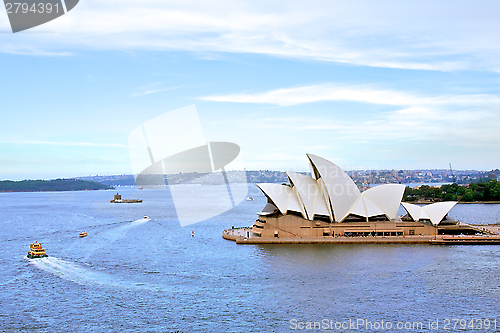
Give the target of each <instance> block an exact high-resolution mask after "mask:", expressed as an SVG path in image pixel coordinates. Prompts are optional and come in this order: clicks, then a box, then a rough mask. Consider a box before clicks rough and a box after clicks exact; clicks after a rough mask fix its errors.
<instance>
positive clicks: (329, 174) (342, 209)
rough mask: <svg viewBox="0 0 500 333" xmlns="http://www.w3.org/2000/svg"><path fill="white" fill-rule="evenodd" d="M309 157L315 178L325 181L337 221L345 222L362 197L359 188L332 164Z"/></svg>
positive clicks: (322, 159)
mask: <svg viewBox="0 0 500 333" xmlns="http://www.w3.org/2000/svg"><path fill="white" fill-rule="evenodd" d="M307 157H309V160H310V161H311V167H312V168H313V173H312V174H313V176H314V177H318V176H319V177H321V178H322V179H323V182H324V185H325V188H326V190H327V192H328V196H329V197H330V204H331V206H332V208H333V212H334V216H335V221H337V222H340V221H343V220H344V219H345V218H346V217H347V216H348V215H349V213H350V209H351V207H352V206H353V205H354V203H355V202H356V199H357V198H358V196H359V195H360V192H359V189H358V187H357V186H356V184H355V183H354V182H353V181H352V179H351V177H349V175H348V174H347V173H345V172H344V171H343V170H342V169H341V168H339V167H338V166H337V165H335V164H333V163H332V162H330V161H328V160H325V159H324V158H322V157H319V156H316V155H312V154H307Z"/></svg>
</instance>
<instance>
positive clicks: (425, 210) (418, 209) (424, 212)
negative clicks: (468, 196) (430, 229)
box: [401, 201, 457, 225]
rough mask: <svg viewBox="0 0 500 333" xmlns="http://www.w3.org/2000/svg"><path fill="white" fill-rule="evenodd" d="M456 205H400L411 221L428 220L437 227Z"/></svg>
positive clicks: (450, 203)
mask: <svg viewBox="0 0 500 333" xmlns="http://www.w3.org/2000/svg"><path fill="white" fill-rule="evenodd" d="M456 204H457V202H456V201H445V202H436V203H433V204H430V205H425V206H417V205H414V204H411V203H408V202H402V203H401V205H403V207H404V209H406V211H407V212H408V214H410V216H411V217H412V219H413V220H415V221H419V220H422V219H429V220H431V222H432V224H433V225H438V224H439V223H440V222H441V220H443V218H444V217H445V216H446V214H448V212H449V211H450V210H451V209H452V208H453V207H454V206H455V205H456Z"/></svg>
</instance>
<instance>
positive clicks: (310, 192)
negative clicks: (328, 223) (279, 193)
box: [286, 172, 330, 220]
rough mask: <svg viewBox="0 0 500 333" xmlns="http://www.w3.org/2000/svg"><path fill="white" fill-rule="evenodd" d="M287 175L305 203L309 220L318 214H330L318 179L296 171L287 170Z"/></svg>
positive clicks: (301, 200) (304, 206) (301, 201)
mask: <svg viewBox="0 0 500 333" xmlns="http://www.w3.org/2000/svg"><path fill="white" fill-rule="evenodd" d="M286 175H287V176H288V179H289V180H290V184H292V189H294V190H295V193H296V195H297V196H298V199H299V202H300V203H302V204H303V208H304V210H305V212H306V215H307V218H308V219H309V220H313V219H314V215H317V214H319V215H325V216H330V213H329V211H328V208H327V206H326V202H325V199H324V197H323V194H322V193H321V189H320V186H319V185H318V182H317V181H316V180H314V179H313V178H311V177H309V176H306V175H303V174H300V173H296V172H287V173H286Z"/></svg>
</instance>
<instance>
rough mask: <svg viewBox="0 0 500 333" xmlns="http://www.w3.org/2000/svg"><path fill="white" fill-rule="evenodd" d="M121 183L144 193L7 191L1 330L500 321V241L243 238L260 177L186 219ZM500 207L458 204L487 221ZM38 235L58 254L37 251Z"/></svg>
mask: <svg viewBox="0 0 500 333" xmlns="http://www.w3.org/2000/svg"><path fill="white" fill-rule="evenodd" d="M207 191H210V187H207ZM120 193H121V194H122V195H123V197H124V198H128V197H137V196H138V195H140V197H142V198H143V199H144V203H142V204H110V203H109V199H110V198H111V197H112V195H113V194H114V192H111V191H95V192H56V193H2V194H0V211H1V213H2V214H1V219H0V240H1V244H2V245H3V246H2V252H3V253H2V260H1V270H2V271H1V273H0V276H1V278H0V303H1V306H0V325H1V326H0V327H1V329H3V330H9V329H10V330H28V331H32V330H38V331H42V332H43V331H50V332H53V331H96V332H101V331H118V330H121V331H161V332H174V331H176V330H179V331H181V332H289V331H294V330H292V329H291V327H292V326H293V325H292V324H291V323H290V321H291V320H292V323H295V322H294V321H293V319H295V320H297V322H303V323H306V322H308V321H310V322H315V321H323V320H328V321H329V320H332V322H335V321H338V322H344V321H348V320H349V319H351V320H360V319H361V320H371V321H372V322H375V321H381V320H383V321H385V322H387V321H389V322H391V323H392V322H393V323H396V322H410V321H411V322H416V321H419V322H423V323H424V324H426V323H428V321H429V320H436V319H438V320H441V321H442V320H444V319H446V318H449V319H452V318H465V319H467V320H470V319H472V318H489V319H490V320H493V319H495V318H497V320H498V321H499V324H498V325H497V327H499V328H500V318H498V317H499V312H498V306H499V305H500V303H499V296H500V287H499V286H500V283H499V276H500V274H499V273H500V268H499V266H498V264H499V257H500V246H450V247H445V246H431V245H274V246H273V245H260V246H259V245H236V244H235V243H234V242H230V241H225V240H223V239H222V238H221V232H222V230H223V229H225V228H229V227H231V225H235V226H246V225H250V224H252V222H253V220H254V219H255V216H256V215H255V212H256V211H258V210H260V209H261V208H262V207H263V206H264V202H265V198H264V197H263V196H261V195H259V193H258V190H257V189H256V188H255V187H251V189H250V193H249V195H252V196H254V197H255V200H254V201H244V202H242V203H241V204H240V205H238V206H237V207H236V208H234V209H232V210H231V211H228V212H226V213H224V214H222V215H220V216H218V217H216V218H213V219H211V220H208V221H205V222H201V223H198V224H194V225H191V226H188V227H184V228H181V227H180V225H179V223H178V221H177V220H176V214H175V209H174V207H173V204H172V201H171V199H170V198H169V197H168V196H165V194H166V192H165V191H161V190H143V191H140V192H138V191H137V190H136V189H132V188H121V189H120ZM194 204H195V203H194ZM499 213H500V209H499V205H457V206H456V207H455V208H453V210H452V212H451V214H450V215H452V216H453V217H455V218H458V219H460V220H461V221H464V222H474V223H483V224H487V223H495V222H496V223H498V221H499V220H498V219H499ZM145 214H147V215H149V216H150V218H151V221H146V220H144V219H143V218H142V217H143V216H144V215H145ZM471 219H473V221H470V220H471ZM82 230H86V231H87V232H88V234H89V236H88V237H86V238H82V239H80V238H78V232H79V231H82ZM192 231H194V232H195V236H194V237H191V232H192ZM35 239H36V240H38V241H39V242H41V243H43V245H44V247H45V248H46V250H47V253H48V254H49V255H50V257H49V258H44V259H35V260H29V259H27V258H25V256H26V252H27V251H28V248H29V243H31V242H32V241H34V240H35ZM441 324H442V322H440V325H441ZM441 327H442V326H441ZM312 331H320V330H319V329H318V330H312ZM332 331H347V330H345V329H344V330H342V329H341V330H336V329H335V328H334V329H333V330H332ZM351 331H377V330H376V329H369V328H367V327H364V326H361V327H357V329H356V330H351ZM379 331H384V332H389V331H390V332H399V331H402V330H400V329H395V328H393V329H380V330H379ZM406 331H408V330H406ZM413 331H415V332H425V331H429V330H428V329H422V330H413ZM439 331H443V330H439ZM448 331H449V330H448ZM451 331H453V330H451ZM455 331H458V330H455ZM463 331H467V329H466V330H463ZM474 331H476V332H477V330H474ZM489 331H494V330H489ZM499 331H500V330H499Z"/></svg>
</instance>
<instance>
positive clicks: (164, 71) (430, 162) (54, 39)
mask: <svg viewBox="0 0 500 333" xmlns="http://www.w3.org/2000/svg"><path fill="white" fill-rule="evenodd" d="M499 10H500V3H498V2H496V1H479V2H475V3H474V5H473V6H472V5H471V4H470V2H467V1H454V2H433V1H419V2H404V3H400V2H395V1H379V2H376V3H373V2H355V3H345V2H335V1H318V2H314V3H300V2H299V3H291V2H284V1H283V2H273V3H264V2H252V3H248V2H244V1H234V2H231V3H230V4H228V3H227V2H219V1H212V2H210V3H198V2H190V1H187V2H182V3H170V2H166V3H161V2H146V3H137V2H135V1H130V0H124V1H122V2H120V6H119V7H116V6H110V5H109V4H107V3H106V2H102V1H93V0H89V1H82V2H80V3H79V4H78V6H76V7H75V8H74V9H73V10H72V11H71V12H68V13H67V14H65V15H64V16H61V17H59V18H58V19H56V20H54V21H51V22H48V23H46V24H44V25H42V26H39V27H35V28H32V29H30V30H28V31H25V32H19V33H16V34H12V33H11V29H10V25H9V20H8V18H7V15H6V13H2V14H0V31H1V32H2V33H1V34H0V73H1V77H0V87H1V89H0V100H1V104H0V105H1V107H0V110H1V115H2V118H1V119H2V122H1V123H2V125H3V126H2V133H1V134H0V179H11V180H21V179H52V178H59V177H63V178H64V177H82V176H87V175H98V174H99V175H112V174H132V173H133V172H132V167H131V162H130V158H129V150H128V136H129V134H130V133H131V131H132V130H134V129H135V128H137V127H138V126H140V125H141V124H143V123H144V122H146V121H148V120H150V119H153V118H155V117H157V116H159V115H162V114H164V113H166V112H169V111H172V110H175V109H179V108H182V107H185V106H188V105H193V104H195V105H196V107H197V110H198V114H199V118H200V122H201V125H202V127H203V132H204V137H205V138H206V140H207V141H211V142H214V141H227V142H232V143H235V144H237V145H238V146H239V147H240V148H241V157H242V159H243V160H244V165H245V168H246V169H248V170H280V171H287V170H290V171H308V165H307V160H306V159H305V154H306V153H312V154H316V155H320V156H323V157H325V158H326V159H328V160H330V161H332V162H333V163H335V164H337V165H339V166H340V167H341V168H342V169H344V170H372V169H379V170H392V169H394V170H417V169H448V167H449V163H451V164H452V166H453V169H456V170H481V171H489V170H493V169H497V168H500V131H498V128H500V114H499V113H500V47H499V46H498V40H500V29H498V15H497V14H498V12H499ZM165 130H166V131H168V130H169V128H166V129H165ZM165 144H170V145H174V144H175V142H169V143H165Z"/></svg>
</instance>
